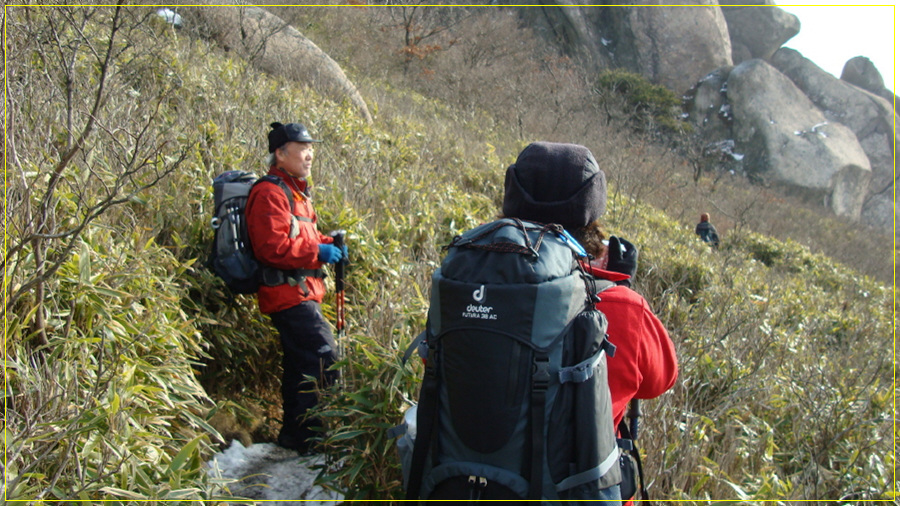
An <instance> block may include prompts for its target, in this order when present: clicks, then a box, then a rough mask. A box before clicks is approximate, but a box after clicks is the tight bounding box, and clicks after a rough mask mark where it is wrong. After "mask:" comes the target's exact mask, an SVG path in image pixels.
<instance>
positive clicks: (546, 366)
mask: <svg viewBox="0 0 900 506" xmlns="http://www.w3.org/2000/svg"><path fill="white" fill-rule="evenodd" d="M531 385H532V387H533V388H534V389H536V390H546V389H547V387H549V386H550V359H549V358H548V357H537V358H535V359H534V368H533V371H532V375H531Z"/></svg>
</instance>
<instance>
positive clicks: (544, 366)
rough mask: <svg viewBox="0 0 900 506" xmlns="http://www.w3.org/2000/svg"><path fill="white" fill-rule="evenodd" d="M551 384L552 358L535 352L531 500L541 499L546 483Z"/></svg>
mask: <svg viewBox="0 0 900 506" xmlns="http://www.w3.org/2000/svg"><path fill="white" fill-rule="evenodd" d="M549 386H550V358H549V357H548V356H547V354H546V353H540V352H537V353H535V357H534V372H533V374H532V376H531V424H530V425H531V474H530V479H529V481H530V484H529V488H528V499H529V500H540V499H541V496H542V495H543V493H544V491H543V484H544V442H545V441H544V416H545V414H546V406H545V404H546V402H547V388H549Z"/></svg>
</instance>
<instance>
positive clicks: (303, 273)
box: [246, 123, 347, 453]
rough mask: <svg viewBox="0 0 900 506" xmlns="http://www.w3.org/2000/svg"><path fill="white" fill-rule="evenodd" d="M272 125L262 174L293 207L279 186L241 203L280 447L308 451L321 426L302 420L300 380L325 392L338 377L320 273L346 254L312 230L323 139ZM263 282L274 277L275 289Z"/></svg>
mask: <svg viewBox="0 0 900 506" xmlns="http://www.w3.org/2000/svg"><path fill="white" fill-rule="evenodd" d="M271 127H272V130H271V131H270V132H269V153H271V155H270V157H269V172H268V174H269V175H271V176H275V177H278V178H280V179H281V180H282V181H283V182H284V183H285V185H286V186H287V188H289V189H290V191H291V193H292V197H293V201H291V200H290V199H289V198H288V196H287V195H286V194H285V192H284V190H283V189H282V188H281V187H280V186H279V185H278V184H275V183H273V182H271V181H263V182H260V183H258V184H256V185H255V186H254V187H253V190H252V191H251V192H250V197H249V200H248V202H247V209H246V215H247V226H248V232H249V235H250V242H251V244H252V246H253V252H254V255H255V256H256V258H257V259H258V260H259V261H260V263H262V264H264V265H266V266H268V267H269V268H270V269H268V270H264V274H263V275H264V281H265V282H264V283H262V285H261V286H260V287H259V291H258V292H257V300H258V302H259V309H260V311H261V312H263V313H264V314H267V315H269V317H270V318H271V319H272V323H273V324H274V325H275V328H276V329H278V333H279V334H280V336H281V346H282V351H283V357H282V365H283V369H284V371H283V376H282V383H281V395H282V402H283V408H284V420H283V425H282V428H281V432H280V433H279V435H278V444H279V446H282V447H284V448H289V449H292V450H297V451H300V452H301V453H306V452H308V451H309V450H310V448H311V446H312V441H311V438H312V437H313V436H314V435H316V433H315V432H314V431H313V427H317V426H319V425H321V422H320V421H319V420H315V419H305V415H306V412H307V411H308V410H309V409H310V408H312V407H314V406H315V405H316V404H317V403H318V398H317V395H316V393H315V391H314V388H315V386H316V385H314V384H312V383H311V382H308V381H306V380H304V376H312V377H315V378H317V379H318V382H319V386H327V385H331V384H333V383H334V382H335V381H336V380H337V377H338V374H339V373H338V372H337V371H329V370H327V369H328V368H329V367H330V366H331V365H332V364H334V363H335V361H336V360H337V344H336V343H335V339H334V335H333V334H332V331H331V328H330V327H329V324H328V322H327V321H325V318H324V317H323V316H322V312H321V309H320V304H321V303H322V297H323V296H324V294H325V283H324V282H323V278H324V277H325V275H324V272H323V270H322V267H323V265H324V264H334V263H337V262H339V261H341V260H342V259H343V258H344V257H345V256H346V253H347V252H346V248H344V249H341V248H338V247H337V246H334V245H333V244H332V243H333V238H331V237H328V236H326V235H324V234H322V233H320V232H319V231H318V229H317V227H316V221H317V217H316V212H315V210H314V209H313V205H312V199H311V194H310V185H309V182H308V181H307V177H309V175H310V170H311V168H312V162H313V157H314V154H315V153H314V149H313V143H317V142H321V141H318V140H314V139H313V138H312V137H310V135H309V132H308V131H307V130H306V127H304V126H303V125H301V124H300V123H288V124H286V125H283V124H281V123H272V125H271ZM291 204H292V205H293V208H291ZM272 268H274V269H272ZM267 276H276V277H278V279H277V280H276V282H275V283H273V282H272V281H271V280H267V279H265V278H266V277H267ZM273 285H274V286H273Z"/></svg>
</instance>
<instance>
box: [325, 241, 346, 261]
mask: <svg viewBox="0 0 900 506" xmlns="http://www.w3.org/2000/svg"><path fill="white" fill-rule="evenodd" d="M346 254H347V247H346V246H344V248H343V250H342V249H341V248H338V247H337V246H335V245H334V244H320V245H319V261H320V262H322V263H326V264H336V263H338V262H340V261H341V259H343V258H344V255H346Z"/></svg>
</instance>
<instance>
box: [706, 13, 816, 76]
mask: <svg viewBox="0 0 900 506" xmlns="http://www.w3.org/2000/svg"><path fill="white" fill-rule="evenodd" d="M719 5H721V8H722V13H723V14H724V15H725V21H726V22H727V23H728V34H729V36H730V37H731V59H732V60H733V61H734V64H735V65H737V64H739V63H741V62H743V61H745V60H750V59H753V58H762V59H764V60H765V59H768V58H770V57H771V56H772V55H773V54H775V51H777V50H778V49H779V48H780V47H781V46H782V45H784V43H785V42H787V41H788V40H790V39H791V38H793V37H794V36H795V35H797V34H798V33H800V20H799V19H797V16H794V15H793V14H790V13H788V12H786V11H784V10H782V9H778V8H775V7H774V5H775V2H774V1H773V0H756V1H750V2H748V1H746V0H719Z"/></svg>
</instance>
